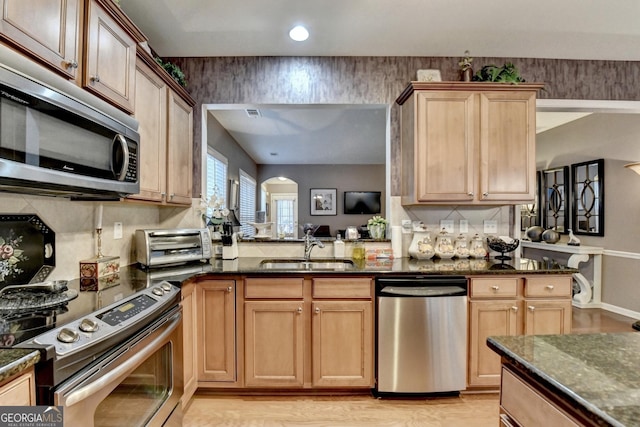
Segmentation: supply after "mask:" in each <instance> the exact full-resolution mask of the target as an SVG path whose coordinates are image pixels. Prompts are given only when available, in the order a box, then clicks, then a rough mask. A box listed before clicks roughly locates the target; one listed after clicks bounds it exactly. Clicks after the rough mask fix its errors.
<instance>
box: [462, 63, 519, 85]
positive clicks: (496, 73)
mask: <svg viewBox="0 0 640 427" xmlns="http://www.w3.org/2000/svg"><path fill="white" fill-rule="evenodd" d="M473 81H474V82H495V83H511V84H518V83H524V81H525V80H524V79H523V78H522V77H520V73H519V72H518V69H517V68H516V66H515V65H513V64H512V63H511V62H507V63H506V64H504V65H503V66H502V67H498V66H496V65H485V66H484V67H482V68H481V69H480V70H479V71H478V72H477V73H476V74H475V75H474V76H473Z"/></svg>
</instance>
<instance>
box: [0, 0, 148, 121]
mask: <svg viewBox="0 0 640 427" xmlns="http://www.w3.org/2000/svg"><path fill="white" fill-rule="evenodd" d="M0 6H1V9H0V10H1V12H0V13H1V14H2V15H1V17H0V38H2V40H4V41H5V42H7V43H8V44H10V45H11V46H13V47H15V48H17V49H19V50H20V51H21V52H23V53H25V54H27V55H29V56H30V57H32V58H34V59H36V60H37V61H39V62H40V63H42V64H44V65H46V66H48V67H49V68H51V69H52V70H53V71H55V72H57V73H59V74H61V75H63V76H64V77H66V78H68V79H70V80H74V81H75V82H76V84H78V85H79V86H83V87H84V88H86V89H87V90H88V91H90V92H92V93H93V94H95V95H97V96H99V97H101V98H103V99H105V100H106V101H108V102H110V103H112V104H114V105H116V106H117V107H119V108H121V109H123V110H124V111H126V112H128V113H132V112H133V95H134V91H135V60H136V45H137V44H138V43H139V42H142V41H145V40H146V39H145V36H144V35H143V34H142V33H141V32H140V31H139V30H138V28H137V27H136V26H135V25H134V24H133V23H132V22H131V21H130V20H129V19H128V18H127V16H126V15H125V14H124V13H123V12H122V10H121V9H120V8H119V7H118V6H117V5H115V3H114V2H113V1H112V0H0Z"/></svg>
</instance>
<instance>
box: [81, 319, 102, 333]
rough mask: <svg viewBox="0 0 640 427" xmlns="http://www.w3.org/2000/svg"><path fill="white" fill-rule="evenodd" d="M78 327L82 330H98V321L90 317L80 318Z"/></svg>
mask: <svg viewBox="0 0 640 427" xmlns="http://www.w3.org/2000/svg"><path fill="white" fill-rule="evenodd" d="M78 327H79V328H80V330H81V331H82V332H95V331H97V330H98V322H95V321H93V320H91V319H82V321H81V322H80V326H78Z"/></svg>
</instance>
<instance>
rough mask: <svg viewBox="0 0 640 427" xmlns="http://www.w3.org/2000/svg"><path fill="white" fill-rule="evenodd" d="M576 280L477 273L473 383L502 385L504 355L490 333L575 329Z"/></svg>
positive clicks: (472, 292) (472, 293) (472, 307)
mask: <svg viewBox="0 0 640 427" xmlns="http://www.w3.org/2000/svg"><path fill="white" fill-rule="evenodd" d="M571 284H572V276H571V275H569V274H567V275H555V276H554V275H540V276H535V277H534V276H517V277H516V276H508V277H496V276H494V277H486V276H485V277H476V278H471V280H470V287H469V364H468V366H469V371H468V385H469V386H470V387H498V386H499V385H500V373H501V363H500V356H499V355H498V354H497V353H495V352H493V351H492V350H490V349H489V347H487V337H489V336H492V335H493V336H498V335H522V334H527V335H534V334H535V335H543V334H565V333H570V332H571V309H572V305H571Z"/></svg>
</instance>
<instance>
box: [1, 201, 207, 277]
mask: <svg viewBox="0 0 640 427" xmlns="http://www.w3.org/2000/svg"><path fill="white" fill-rule="evenodd" d="M198 203H199V200H194V203H193V204H192V205H193V206H197V205H198ZM99 204H100V202H84V201H78V202H76V201H70V200H68V199H64V198H57V197H40V196H26V195H19V194H0V206H1V208H0V213H1V214H35V215H38V217H40V219H41V220H42V221H43V222H44V223H45V224H46V225H47V226H48V227H49V228H51V229H52V230H53V231H54V232H55V254H56V266H55V268H54V269H53V271H52V272H51V274H50V275H49V277H48V279H51V280H68V279H73V278H76V277H78V275H79V268H80V267H79V262H80V260H83V259H88V258H92V257H94V256H95V255H96V250H97V239H96V232H95V226H96V221H97V210H98V205H99ZM102 205H103V219H102V227H103V231H102V253H103V254H104V255H113V256H119V257H120V264H121V265H128V264H133V263H135V247H133V238H132V237H133V235H134V233H135V230H137V229H139V228H182V227H201V226H202V224H201V220H200V217H199V214H198V212H197V210H196V209H194V208H174V207H159V206H155V205H146V204H138V203H129V202H102ZM114 222H121V223H122V224H123V230H122V231H123V233H122V239H114V238H113V225H114ZM0 227H2V224H1V223H0ZM3 231H4V230H3Z"/></svg>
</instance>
